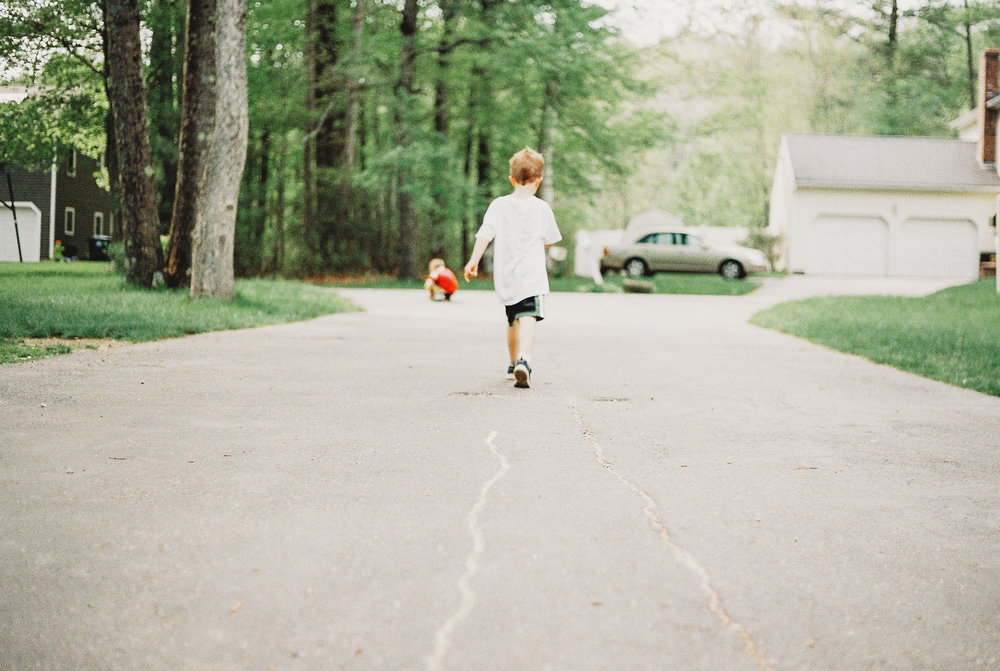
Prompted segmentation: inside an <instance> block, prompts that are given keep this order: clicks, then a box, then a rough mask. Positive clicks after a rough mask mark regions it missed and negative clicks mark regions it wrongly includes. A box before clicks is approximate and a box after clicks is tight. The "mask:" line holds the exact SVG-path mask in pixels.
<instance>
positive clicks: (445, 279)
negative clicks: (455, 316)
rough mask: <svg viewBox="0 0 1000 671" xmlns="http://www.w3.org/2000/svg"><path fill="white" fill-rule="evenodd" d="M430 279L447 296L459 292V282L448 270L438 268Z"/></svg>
mask: <svg viewBox="0 0 1000 671" xmlns="http://www.w3.org/2000/svg"><path fill="white" fill-rule="evenodd" d="M430 277H431V279H432V280H434V283H435V284H437V285H438V286H439V287H441V288H442V289H444V292H445V293H446V294H453V293H455V292H456V291H458V280H457V279H455V273H453V272H451V271H450V270H448V269H447V268H438V269H436V270H434V271H433V272H432V273H431V275H430Z"/></svg>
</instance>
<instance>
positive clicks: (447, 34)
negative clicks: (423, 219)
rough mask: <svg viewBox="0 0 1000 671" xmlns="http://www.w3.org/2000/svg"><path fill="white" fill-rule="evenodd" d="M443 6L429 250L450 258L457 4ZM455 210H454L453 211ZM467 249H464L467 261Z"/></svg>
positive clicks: (445, 2)
mask: <svg viewBox="0 0 1000 671" xmlns="http://www.w3.org/2000/svg"><path fill="white" fill-rule="evenodd" d="M438 4H439V5H440V7H441V24H442V25H441V38H440V40H439V41H438V50H437V52H438V59H437V66H438V69H437V75H436V79H437V80H436V82H435V85H434V132H435V133H436V134H437V135H438V138H437V141H436V144H437V145H438V154H437V155H436V156H435V157H434V169H433V171H432V174H431V180H432V183H431V193H432V197H433V198H434V211H433V212H432V213H431V222H430V240H429V244H428V247H429V251H430V253H431V255H432V256H439V257H443V258H444V259H445V261H446V262H447V261H448V256H449V254H448V250H447V248H446V245H447V242H446V241H447V237H448V236H447V225H448V218H449V215H450V214H451V212H450V211H449V210H450V208H449V203H450V202H451V201H450V200H449V198H448V194H447V189H448V180H447V176H448V174H450V171H449V169H448V167H449V153H450V144H451V143H450V142H449V138H448V135H449V131H450V119H449V116H450V111H451V110H450V106H451V100H450V91H449V89H448V78H449V77H450V76H451V73H450V70H451V49H452V47H451V44H450V42H451V38H452V34H453V31H454V22H455V5H454V3H453V2H452V0H439V3H438ZM451 211H452V212H453V211H454V210H451ZM464 259H465V250H464V249H463V250H462V262H463V263H464V262H465V261H464Z"/></svg>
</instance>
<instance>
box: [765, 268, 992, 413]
mask: <svg viewBox="0 0 1000 671" xmlns="http://www.w3.org/2000/svg"><path fill="white" fill-rule="evenodd" d="M750 321H751V323H753V324H756V325H758V326H763V327H766V328H770V329H775V330H777V331H781V332H783V333H789V334H792V335H796V336H799V337H802V338H805V339H807V340H810V341H812V342H815V343H818V344H820V345H824V346H826V347H829V348H831V349H834V350H837V351H839V352H846V353H849V354H857V355H859V356H862V357H864V358H866V359H869V360H871V361H874V362H876V363H881V364H886V365H889V366H893V367H895V368H899V369H901V370H905V371H909V372H911V373H916V374H917V375H922V376H924V377H928V378H931V379H933V380H939V381H941V382H947V383H949V384H953V385H956V386H959V387H966V388H968V389H975V390H976V391H981V392H983V393H985V394H991V395H993V396H1000V295H998V294H997V291H996V281H995V280H994V279H993V278H989V279H984V280H980V281H978V282H975V283H972V284H966V285H962V286H957V287H951V288H949V289H945V290H943V291H940V292H938V293H936V294H933V295H930V296H925V297H920V298H901V297H894V296H840V297H823V298H810V299H806V300H801V301H793V302H790V303H783V304H781V305H776V306H774V307H772V308H769V309H767V310H764V311H762V312H759V313H757V314H756V315H754V316H753V318H752V319H751V320H750Z"/></svg>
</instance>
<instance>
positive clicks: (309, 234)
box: [302, 0, 316, 244]
mask: <svg viewBox="0 0 1000 671" xmlns="http://www.w3.org/2000/svg"><path fill="white" fill-rule="evenodd" d="M305 103H306V109H305V112H306V119H307V121H306V139H305V144H304V146H303V147H302V229H303V230H302V234H303V236H302V237H303V238H304V239H305V240H306V241H307V244H308V242H311V241H312V239H313V236H314V235H315V232H316V177H315V169H316V151H315V149H316V129H315V127H314V121H313V115H314V114H315V113H316V0H306V100H305Z"/></svg>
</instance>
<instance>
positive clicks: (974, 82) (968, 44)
mask: <svg viewBox="0 0 1000 671" xmlns="http://www.w3.org/2000/svg"><path fill="white" fill-rule="evenodd" d="M963 4H964V6H965V14H964V20H963V24H964V25H963V27H964V28H965V63H966V67H967V72H968V75H969V107H970V108H972V109H976V106H977V105H978V104H979V101H978V100H976V89H977V88H978V75H977V74H976V65H975V62H974V55H973V53H972V17H971V16H970V15H969V0H964V2H963Z"/></svg>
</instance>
